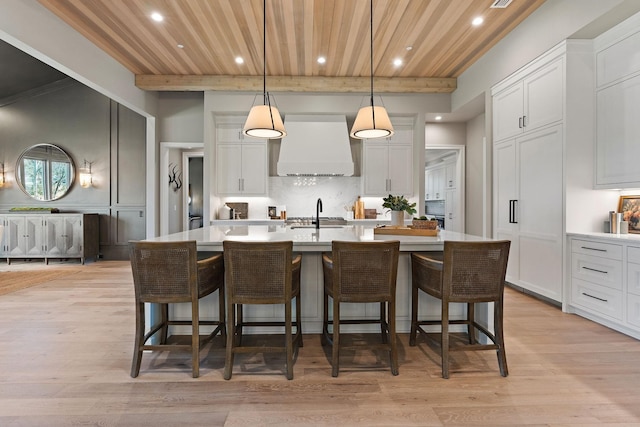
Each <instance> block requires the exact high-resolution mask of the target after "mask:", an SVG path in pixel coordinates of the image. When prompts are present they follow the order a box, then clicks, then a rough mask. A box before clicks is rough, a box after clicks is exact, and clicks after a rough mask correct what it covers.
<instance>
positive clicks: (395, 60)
mask: <svg viewBox="0 0 640 427" xmlns="http://www.w3.org/2000/svg"><path fill="white" fill-rule="evenodd" d="M393 65H394V66H396V67H399V66H401V65H402V59H400V58H396V59H394V60H393Z"/></svg>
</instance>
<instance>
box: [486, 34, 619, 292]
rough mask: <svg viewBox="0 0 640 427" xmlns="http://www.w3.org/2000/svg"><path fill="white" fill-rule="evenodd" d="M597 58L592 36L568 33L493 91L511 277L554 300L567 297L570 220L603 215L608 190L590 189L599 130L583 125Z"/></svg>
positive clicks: (499, 226) (500, 220)
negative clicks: (577, 38) (584, 37)
mask: <svg viewBox="0 0 640 427" xmlns="http://www.w3.org/2000/svg"><path fill="white" fill-rule="evenodd" d="M594 64H595V63H594V61H593V46H592V44H591V43H590V42H588V41H575V40H567V41H565V42H562V43H560V44H558V45H557V46H556V47H554V48H552V49H550V50H549V51H548V52H546V53H545V54H543V55H541V56H540V57H538V58H537V59H536V60H534V61H532V62H531V63H530V64H528V65H526V66H525V67H523V68H521V69H519V70H518V71H516V72H515V73H514V74H513V75H511V76H509V77H508V78H506V79H505V80H503V81H502V82H500V83H498V84H497V85H495V86H494V87H493V88H492V92H491V93H492V96H493V104H492V105H493V108H494V111H493V136H494V140H493V144H494V145H493V237H494V238H497V239H508V240H511V250H510V252H509V263H508V265H507V281H509V282H510V283H512V284H513V285H515V286H516V287H519V288H522V289H524V290H526V291H528V292H531V293H534V294H536V295H538V296H541V297H544V298H546V299H549V300H552V301H555V302H563V301H564V300H565V299H566V298H567V294H566V292H565V282H566V275H565V274H564V272H565V271H566V270H567V268H568V267H567V258H566V251H565V249H564V248H565V244H566V242H565V238H564V234H565V232H566V227H567V225H570V226H571V227H586V226H588V225H589V224H597V223H601V221H598V219H597V218H599V216H598V214H599V212H598V209H600V208H601V206H603V205H604V203H605V202H603V199H607V197H608V195H606V194H592V193H593V192H592V188H593V186H592V185H591V182H590V181H591V179H592V177H593V171H594V166H593V165H594V159H593V158H594V153H595V145H594V140H595V138H594V131H593V129H592V128H591V127H589V126H584V118H585V117H591V116H593V115H594V114H595V100H594V97H593V76H594ZM516 94H519V95H517V96H516ZM516 99H517V101H514V100H516ZM521 103H522V106H521V107H518V106H519V105H521ZM510 109H512V110H514V111H512V112H509V110H510ZM514 123H515V125H514ZM607 200H609V199H607ZM569 218H571V221H569Z"/></svg>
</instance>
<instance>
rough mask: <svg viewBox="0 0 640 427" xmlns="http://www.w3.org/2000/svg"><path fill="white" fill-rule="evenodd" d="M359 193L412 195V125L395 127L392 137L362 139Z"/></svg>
mask: <svg viewBox="0 0 640 427" xmlns="http://www.w3.org/2000/svg"><path fill="white" fill-rule="evenodd" d="M362 147H363V148H362V175H363V180H362V183H363V184H362V185H363V189H362V193H363V195H365V196H386V195H388V194H397V195H399V194H402V195H405V196H407V197H410V196H411V195H413V127H411V126H397V127H396V129H395V134H394V135H393V136H392V137H391V138H376V139H370V140H364V141H363V144H362Z"/></svg>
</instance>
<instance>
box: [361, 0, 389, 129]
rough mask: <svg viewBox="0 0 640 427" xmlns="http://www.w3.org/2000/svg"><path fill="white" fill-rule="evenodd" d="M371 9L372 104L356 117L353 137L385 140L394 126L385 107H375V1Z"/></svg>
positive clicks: (362, 109) (363, 108) (371, 3)
mask: <svg viewBox="0 0 640 427" xmlns="http://www.w3.org/2000/svg"><path fill="white" fill-rule="evenodd" d="M370 9H371V15H370V19H371V50H370V65H371V70H370V71H371V72H370V76H371V77H370V78H371V96H370V100H371V104H370V105H368V106H366V107H362V108H360V110H359V111H358V115H357V116H356V120H355V122H353V127H352V128H351V133H350V135H351V137H352V138H357V139H367V138H384V137H386V136H391V135H393V126H392V125H391V120H389V115H388V114H387V110H386V109H385V108H384V107H383V106H374V105H373V0H371V2H370Z"/></svg>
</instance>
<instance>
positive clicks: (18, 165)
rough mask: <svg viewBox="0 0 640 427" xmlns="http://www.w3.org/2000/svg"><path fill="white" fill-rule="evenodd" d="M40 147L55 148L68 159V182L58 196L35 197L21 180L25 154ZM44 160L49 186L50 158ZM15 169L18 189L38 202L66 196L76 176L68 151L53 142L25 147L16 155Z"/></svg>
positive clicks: (46, 179)
mask: <svg viewBox="0 0 640 427" xmlns="http://www.w3.org/2000/svg"><path fill="white" fill-rule="evenodd" d="M42 147H45V148H50V149H51V150H57V151H59V152H60V153H61V154H63V155H64V156H65V157H66V158H67V160H68V161H69V168H70V170H69V184H68V185H67V188H66V190H65V191H64V192H63V193H62V194H60V195H59V196H57V197H51V196H49V197H48V198H39V197H37V196H35V195H33V194H31V193H29V192H28V191H27V189H26V188H25V186H24V183H23V182H22V181H23V178H24V164H23V160H24V158H25V156H27V155H28V153H29V152H30V151H31V150H34V149H36V148H42ZM43 159H45V158H44V157H43ZM45 160H46V161H47V164H46V166H45V171H46V172H45V173H46V176H45V181H46V182H49V184H48V185H49V186H50V185H51V183H50V181H51V178H50V175H51V167H50V163H51V158H48V159H45ZM15 171H16V173H15V180H16V182H17V183H18V187H20V190H22V192H23V193H24V194H26V195H27V196H29V197H31V198H32V199H35V200H38V201H40V202H52V201H54V200H59V199H61V198H62V197H64V196H66V195H67V194H69V191H71V189H72V188H73V183H74V181H75V176H76V168H75V164H74V163H73V159H72V158H71V156H70V155H69V153H67V152H66V151H65V150H63V149H62V148H60V147H59V146H57V145H54V144H48V143H42V144H36V145H32V146H31V147H28V148H27V149H25V150H24V151H23V152H22V153H21V154H20V156H19V157H18V160H17V162H16V169H15ZM49 193H50V191H49Z"/></svg>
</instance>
